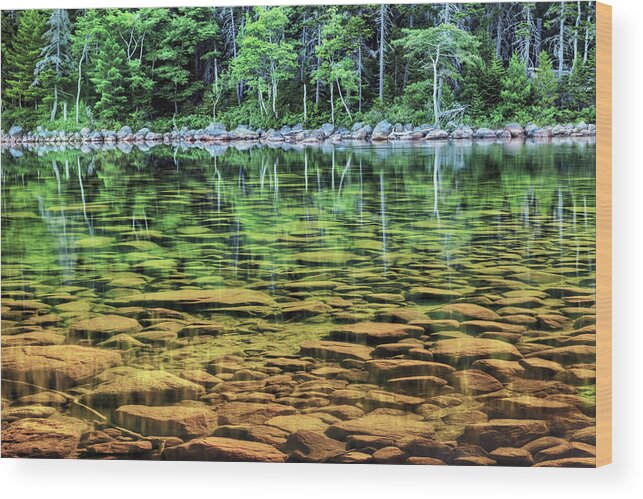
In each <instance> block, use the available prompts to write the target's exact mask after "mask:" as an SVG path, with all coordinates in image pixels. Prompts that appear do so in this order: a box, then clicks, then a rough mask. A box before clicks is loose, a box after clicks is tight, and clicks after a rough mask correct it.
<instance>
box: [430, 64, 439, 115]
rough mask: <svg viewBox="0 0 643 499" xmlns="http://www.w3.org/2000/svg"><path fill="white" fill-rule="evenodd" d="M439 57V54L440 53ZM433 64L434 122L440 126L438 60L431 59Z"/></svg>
mask: <svg viewBox="0 0 643 499" xmlns="http://www.w3.org/2000/svg"><path fill="white" fill-rule="evenodd" d="M438 57H439V52H438ZM431 61H432V62H433V122H434V124H436V125H438V124H439V119H438V116H439V111H438V58H437V57H436V58H435V59H433V58H432V59H431Z"/></svg>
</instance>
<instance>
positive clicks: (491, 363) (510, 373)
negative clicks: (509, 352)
mask: <svg viewBox="0 0 643 499" xmlns="http://www.w3.org/2000/svg"><path fill="white" fill-rule="evenodd" d="M471 368H472V369H478V370H480V371H484V372H486V373H487V374H490V375H491V376H493V377H494V378H496V379H497V380H499V381H502V382H508V381H510V380H511V379H513V378H516V377H520V376H522V375H523V374H524V372H525V368H524V367H522V366H521V365H520V363H519V362H516V361H514V360H499V359H482V360H476V361H475V362H474V363H473V364H471Z"/></svg>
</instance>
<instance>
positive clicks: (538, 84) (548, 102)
mask: <svg viewBox="0 0 643 499" xmlns="http://www.w3.org/2000/svg"><path fill="white" fill-rule="evenodd" d="M532 89H533V91H534V104H535V105H537V106H539V107H541V108H544V109H548V108H551V107H553V106H554V104H555V103H556V99H557V98H558V80H557V79H556V75H555V74H554V70H553V68H552V63H551V59H550V57H549V54H547V52H541V53H540V57H539V63H538V70H537V72H536V77H535V78H534V81H533V83H532Z"/></svg>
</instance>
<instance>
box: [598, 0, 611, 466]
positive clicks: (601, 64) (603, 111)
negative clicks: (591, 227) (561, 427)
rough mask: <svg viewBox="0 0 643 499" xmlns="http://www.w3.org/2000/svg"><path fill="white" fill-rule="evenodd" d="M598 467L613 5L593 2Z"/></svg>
mask: <svg viewBox="0 0 643 499" xmlns="http://www.w3.org/2000/svg"><path fill="white" fill-rule="evenodd" d="M596 117H597V121H596V125H597V131H596V208H597V210H596V213H597V215H596V347H597V349H596V369H597V372H596V449H597V455H596V466H603V465H606V464H609V463H611V462H612V7H611V6H610V5H607V4H604V3H599V2H597V3H596Z"/></svg>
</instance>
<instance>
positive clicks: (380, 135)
mask: <svg viewBox="0 0 643 499" xmlns="http://www.w3.org/2000/svg"><path fill="white" fill-rule="evenodd" d="M449 130H450V131H449ZM595 136H596V126H595V125H594V124H586V123H584V122H580V123H577V124H575V125H574V124H566V125H554V126H544V127H537V126H536V125H527V126H526V127H522V126H521V125H519V124H517V123H509V124H507V125H505V126H504V127H503V128H498V129H490V128H484V127H480V128H472V127H469V126H458V127H449V129H443V128H439V127H436V126H433V125H426V124H425V125H420V126H413V125H410V124H407V125H402V124H400V123H397V124H391V123H390V122H388V121H381V122H380V123H378V124H377V125H375V127H372V126H371V125H368V124H365V123H356V124H354V125H353V126H352V128H351V129H350V130H349V129H347V128H343V127H337V128H336V127H334V126H333V125H331V124H328V123H327V124H324V125H322V126H321V127H320V128H316V129H308V130H306V129H304V128H303V126H302V125H301V124H298V125H295V126H294V127H289V126H284V127H282V128H280V129H279V130H275V129H269V130H262V129H252V128H249V127H247V126H243V125H240V126H238V127H236V128H235V129H234V130H226V129H225V127H224V126H223V125H221V124H213V125H209V126H208V127H207V128H205V129H198V130H189V129H187V128H184V129H182V130H179V131H176V130H175V131H172V132H165V133H159V132H153V131H152V130H150V129H148V128H142V129H140V130H138V131H137V132H134V131H133V130H132V129H131V128H130V127H128V126H124V127H122V128H121V129H120V130H118V131H113V130H90V129H88V128H83V129H81V130H80V131H78V132H63V131H49V130H44V129H42V128H41V127H39V129H38V130H37V131H36V132H27V133H24V134H23V130H22V128H21V127H19V126H15V125H14V126H12V127H11V128H10V129H9V131H8V132H6V133H5V132H2V135H1V136H0V139H1V142H2V147H3V148H7V147H10V148H12V147H16V146H40V145H69V146H74V147H83V146H90V147H91V146H96V145H132V146H134V145H136V146H144V147H153V146H155V145H160V144H166V145H167V144H177V143H178V144H184V145H186V146H190V145H199V144H203V145H206V146H207V145H208V144H212V145H227V144H236V143H240V142H241V143H244V142H245V143H252V144H254V143H262V144H269V145H279V144H301V145H314V144H322V143H347V142H359V143H369V142H370V143H387V142H389V143H391V142H393V143H396V142H400V143H409V142H410V143H419V142H427V141H428V142H434V141H447V140H454V141H474V140H486V141H489V140H498V139H500V140H504V141H506V140H512V139H544V140H548V139H553V138H587V137H595Z"/></svg>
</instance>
